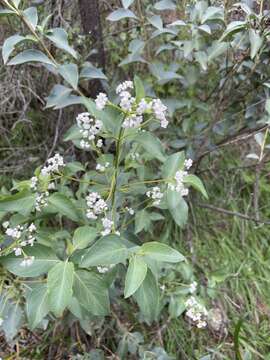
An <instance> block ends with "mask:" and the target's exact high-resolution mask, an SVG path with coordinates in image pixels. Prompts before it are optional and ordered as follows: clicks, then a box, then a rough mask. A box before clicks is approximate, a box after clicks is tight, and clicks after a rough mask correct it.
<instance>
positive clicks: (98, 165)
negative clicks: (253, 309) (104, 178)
mask: <svg viewBox="0 0 270 360" xmlns="http://www.w3.org/2000/svg"><path fill="white" fill-rule="evenodd" d="M109 166H110V163H109V162H106V163H105V164H104V165H101V164H97V166H96V170H97V171H100V172H104V171H105V170H106V168H108V167H109Z"/></svg>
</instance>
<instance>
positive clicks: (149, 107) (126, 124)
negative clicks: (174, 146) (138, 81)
mask: <svg viewBox="0 0 270 360" xmlns="http://www.w3.org/2000/svg"><path fill="white" fill-rule="evenodd" d="M133 89H134V85H133V82H132V81H130V80H127V81H124V82H123V83H121V84H119V85H118V86H117V87H116V94H117V95H118V96H119V98H120V102H119V106H120V108H121V109H122V110H123V112H125V114H126V116H125V119H124V121H123V123H122V127H123V128H126V129H130V128H140V125H141V124H142V123H143V122H144V115H145V114H149V115H152V116H154V118H155V119H156V120H158V121H159V122H160V126H161V127H162V128H166V127H167V126H168V123H169V122H168V120H167V119H166V113H167V106H165V105H164V104H163V103H162V101H161V100H160V99H154V100H148V99H145V98H143V99H141V100H140V101H139V102H138V101H136V98H135V96H133V94H132V92H133ZM95 102H96V107H97V109H98V110H103V109H104V107H105V106H106V104H107V103H108V97H107V95H106V94H104V93H99V94H98V96H97V98H96V100H95Z"/></svg>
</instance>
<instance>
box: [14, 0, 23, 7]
mask: <svg viewBox="0 0 270 360" xmlns="http://www.w3.org/2000/svg"><path fill="white" fill-rule="evenodd" d="M20 2H21V0H12V3H13V5H14V6H15V7H16V8H17V9H18V7H19V5H20Z"/></svg>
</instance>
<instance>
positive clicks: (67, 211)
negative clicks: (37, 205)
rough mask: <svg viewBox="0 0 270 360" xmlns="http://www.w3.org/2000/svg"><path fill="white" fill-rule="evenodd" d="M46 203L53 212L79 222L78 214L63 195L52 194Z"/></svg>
mask: <svg viewBox="0 0 270 360" xmlns="http://www.w3.org/2000/svg"><path fill="white" fill-rule="evenodd" d="M48 203H49V204H50V205H51V206H52V209H53V210H55V212H57V213H59V214H61V215H64V216H66V217H67V218H69V219H71V220H73V221H79V214H78V210H77V208H76V206H75V205H74V204H73V202H72V201H71V200H70V199H69V198H67V197H66V196H65V195H63V194H60V193H54V194H53V195H51V196H50V197H49V200H48Z"/></svg>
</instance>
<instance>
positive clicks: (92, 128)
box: [76, 112, 103, 149]
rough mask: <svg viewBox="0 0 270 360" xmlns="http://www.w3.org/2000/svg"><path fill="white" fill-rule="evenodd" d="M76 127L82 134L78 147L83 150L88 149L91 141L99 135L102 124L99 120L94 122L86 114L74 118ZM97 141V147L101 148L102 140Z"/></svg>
mask: <svg viewBox="0 0 270 360" xmlns="http://www.w3.org/2000/svg"><path fill="white" fill-rule="evenodd" d="M76 121H77V125H78V127H79V129H80V133H81V134H82V140H81V141H80V146H81V147H82V148H83V149H89V148H90V146H91V141H95V138H96V136H97V135H98V134H99V133H100V131H101V129H102V122H101V121H100V120H95V119H93V118H91V117H90V114H89V113H88V112H84V113H81V114H79V115H78V116H77V118H76ZM100 140H101V139H99V140H98V141H97V144H96V145H97V147H102V145H103V143H102V140H101V141H100Z"/></svg>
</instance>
